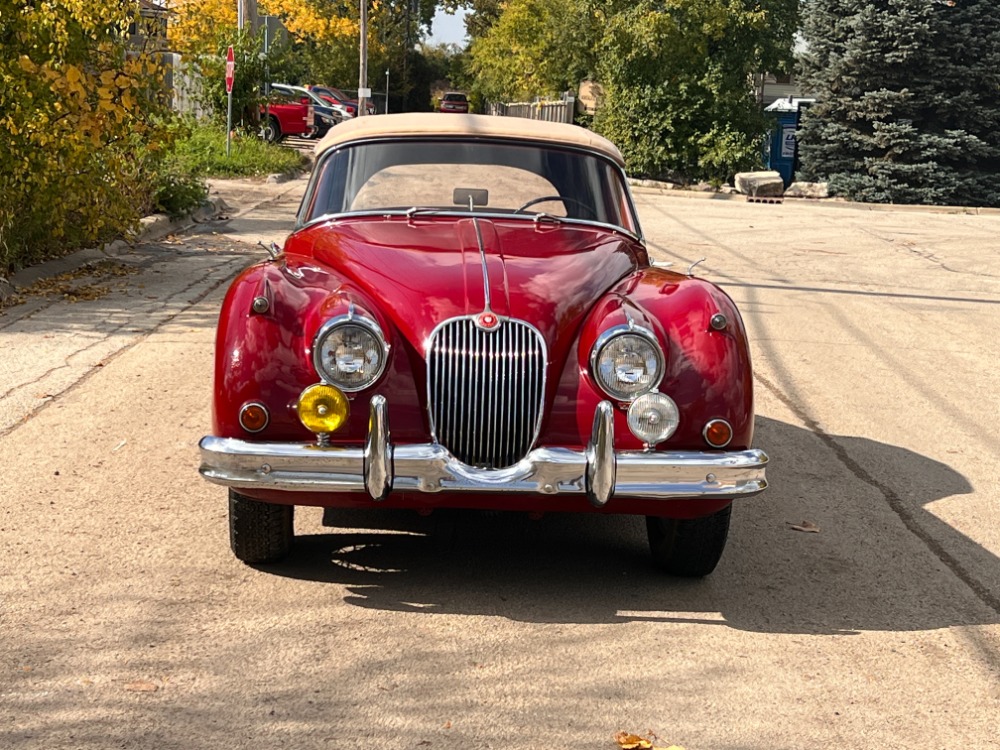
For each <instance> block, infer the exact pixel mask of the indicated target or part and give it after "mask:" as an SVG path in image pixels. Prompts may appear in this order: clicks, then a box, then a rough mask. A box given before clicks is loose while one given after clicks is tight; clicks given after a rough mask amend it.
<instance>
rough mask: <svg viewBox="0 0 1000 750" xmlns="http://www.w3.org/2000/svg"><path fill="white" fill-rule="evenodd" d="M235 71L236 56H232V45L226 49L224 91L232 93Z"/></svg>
mask: <svg viewBox="0 0 1000 750" xmlns="http://www.w3.org/2000/svg"><path fill="white" fill-rule="evenodd" d="M235 73H236V58H235V57H234V56H233V45H231V44H230V45H229V49H228V50H226V93H227V94H231V93H233V76H234V75H235Z"/></svg>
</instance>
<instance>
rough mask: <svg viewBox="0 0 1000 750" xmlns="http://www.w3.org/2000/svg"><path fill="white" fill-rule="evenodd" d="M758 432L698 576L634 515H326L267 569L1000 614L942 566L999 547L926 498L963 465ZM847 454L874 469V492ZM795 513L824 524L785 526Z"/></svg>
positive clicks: (911, 624) (637, 605)
mask: <svg viewBox="0 0 1000 750" xmlns="http://www.w3.org/2000/svg"><path fill="white" fill-rule="evenodd" d="M757 435H758V438H757V442H758V444H759V445H761V446H763V447H765V448H766V449H767V450H768V451H769V453H770V454H771V457H772V463H771V465H770V468H769V479H770V482H771V487H770V488H769V489H768V490H767V491H766V492H765V493H764V494H763V495H760V496H758V497H756V498H753V499H748V500H742V501H738V503H737V507H736V510H735V512H734V517H733V526H732V529H731V531H730V540H729V544H728V547H727V550H726V553H725V554H724V555H723V559H722V562H721V563H720V565H719V568H718V569H717V570H716V572H715V573H713V574H712V575H711V576H709V577H708V578H706V579H703V580H694V581H691V580H681V579H672V578H669V577H665V576H663V575H662V574H660V573H658V572H657V571H656V570H654V569H653V568H652V566H651V564H650V562H649V560H648V554H647V548H646V540H645V530H644V523H643V519H642V518H641V517H629V516H606V515H596V514H551V515H546V516H545V517H544V518H542V519H541V520H540V521H530V520H529V519H528V518H527V517H526V516H525V515H524V514H505V513H488V512H477V511H435V513H433V514H432V515H431V516H428V517H420V516H418V515H417V514H415V513H412V512H408V511H389V510H371V511H369V510H358V511H344V510H328V511H327V512H326V513H325V516H324V521H325V524H326V525H329V526H332V527H334V530H333V531H332V532H331V533H328V534H320V535H312V536H305V537H300V538H298V539H297V540H296V545H297V546H296V551H295V553H294V554H293V556H292V557H291V558H290V559H289V560H288V561H286V562H285V563H282V564H279V565H274V566H268V567H267V570H269V571H270V572H272V573H274V574H277V575H281V576H289V577H293V578H302V579H308V580H317V581H327V582H332V583H338V584H342V585H345V586H346V587H347V590H348V593H347V595H346V597H345V600H346V601H347V602H349V603H351V604H354V605H356V606H359V607H368V608H371V609H376V610H392V611H414V612H418V611H419V612H427V613H448V614H470V615H473V614H474V615H495V616H500V617H506V618H511V619H513V620H518V621H526V622H552V623H560V622H565V623H615V622H629V621H635V620H648V621H656V620H660V621H664V622H705V623H711V624H716V625H728V626H729V627H733V628H737V629H741V630H748V631H758V632H774V633H807V634H824V633H852V632H858V631H863V630H889V631H909V630H929V629H935V628H942V627H947V626H953V625H971V624H994V623H997V622H1000V612H998V611H996V609H995V608H994V607H992V606H990V605H989V604H988V603H987V602H985V601H983V599H982V598H980V597H977V596H975V595H974V594H973V592H972V591H971V590H970V589H969V588H968V587H967V586H966V585H965V584H964V583H962V582H961V581H959V580H956V573H955V572H954V570H953V569H952V568H954V564H955V563H956V561H957V564H959V565H961V564H963V562H964V564H967V565H968V566H971V567H972V568H974V569H990V568H994V569H995V566H996V565H997V562H998V561H997V559H996V557H995V556H994V555H993V554H992V553H991V552H989V551H988V550H986V549H984V548H983V547H981V546H979V545H977V544H976V543H975V542H973V541H972V540H971V539H969V538H968V537H966V536H965V535H963V534H961V533H959V532H957V531H956V530H954V529H953V528H952V527H950V526H948V525H947V524H945V523H943V522H941V521H939V520H938V519H937V518H936V517H935V516H934V515H933V514H932V513H930V512H929V511H928V510H927V508H926V506H927V505H928V504H929V503H932V502H933V501H935V500H939V499H941V498H946V497H951V496H955V495H963V494H968V493H971V492H972V491H973V488H972V487H971V485H970V484H969V482H968V481H967V480H966V479H965V478H964V477H963V476H962V475H960V474H958V473H957V472H955V471H954V470H952V469H951V468H950V467H948V466H946V465H945V464H942V463H940V462H938V461H935V460H932V459H929V458H927V457H925V456H921V455H919V454H917V453H914V452H912V451H910V450H907V449H904V448H899V447H895V446H891V445H887V444H884V443H879V442H876V441H873V440H869V439H866V438H857V437H835V438H833V441H835V443H836V445H837V446H839V449H840V450H839V451H835V450H832V449H831V448H830V446H829V442H828V441H829V439H827V442H824V440H823V439H821V438H820V437H818V436H817V435H815V434H814V433H812V432H809V431H807V430H804V429H802V428H800V427H796V426H793V425H789V424H786V423H783V422H778V421H775V420H772V419H766V418H758V432H757ZM843 452H846V455H848V456H850V457H852V458H853V459H854V460H857V461H859V462H866V463H868V464H870V465H872V466H873V467H877V468H878V472H879V474H878V476H879V482H878V486H873V484H872V483H871V481H870V478H869V477H867V476H866V475H862V476H859V475H858V474H857V472H856V471H852V468H851V466H850V465H849V464H845V463H844V462H843V460H842V456H840V455H838V453H843ZM854 468H855V469H857V467H854ZM885 487H904V488H905V492H901V493H900V496H904V495H905V496H906V497H907V498H908V499H906V500H899V498H898V497H897V498H895V500H896V501H898V502H902V503H904V504H905V506H904V507H902V508H900V507H897V508H896V509H895V510H894V509H893V508H892V507H890V503H889V501H888V500H887V498H886V497H885V496H884V493H883V492H882V491H881V490H880V488H885ZM898 510H902V511H903V513H904V515H906V514H909V515H911V517H912V518H914V519H915V520H916V521H917V522H918V523H919V530H922V531H920V533H921V534H925V535H927V537H928V538H930V539H932V540H933V545H932V546H935V547H937V548H939V549H940V550H944V551H945V553H946V555H948V556H949V557H948V559H945V560H943V559H942V558H941V557H940V556H939V555H938V554H935V552H932V550H931V549H930V547H929V546H928V545H927V544H926V543H925V542H924V541H922V540H921V539H920V538H919V537H918V536H917V535H916V534H914V532H913V530H911V528H908V527H907V525H906V524H904V522H903V521H901V516H900V515H899V514H898V513H897V511H898ZM803 520H808V521H810V522H811V523H814V524H816V525H818V526H819V529H820V531H819V533H802V532H800V531H796V530H794V529H793V528H792V525H793V524H799V523H800V522H801V521H803ZM949 562H950V563H953V565H952V567H949ZM961 572H962V570H959V573H961ZM972 583H973V585H975V584H976V581H975V580H972Z"/></svg>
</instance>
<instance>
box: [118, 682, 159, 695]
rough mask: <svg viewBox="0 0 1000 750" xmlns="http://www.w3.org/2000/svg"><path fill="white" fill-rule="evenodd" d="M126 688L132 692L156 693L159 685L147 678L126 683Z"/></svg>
mask: <svg viewBox="0 0 1000 750" xmlns="http://www.w3.org/2000/svg"><path fill="white" fill-rule="evenodd" d="M125 689H126V690H128V691H129V692H132V693H155V692H156V691H157V690H159V689H160V688H159V686H157V685H154V684H153V683H152V682H148V681H146V680H135V681H133V682H128V683H126V684H125Z"/></svg>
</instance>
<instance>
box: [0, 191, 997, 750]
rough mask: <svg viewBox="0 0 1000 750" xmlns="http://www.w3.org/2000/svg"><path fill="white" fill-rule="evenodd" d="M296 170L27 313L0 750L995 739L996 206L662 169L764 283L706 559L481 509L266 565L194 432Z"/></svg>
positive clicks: (11, 387) (696, 214) (652, 213)
mask: <svg viewBox="0 0 1000 750" xmlns="http://www.w3.org/2000/svg"><path fill="white" fill-rule="evenodd" d="M303 184H304V183H302V182H301V181H299V182H295V183H290V184H288V185H282V186H270V185H269V186H259V185H252V186H243V187H241V186H239V185H228V186H227V187H226V189H225V190H226V192H225V195H226V198H227V200H228V201H229V202H230V204H231V205H232V206H233V207H234V210H233V211H232V213H231V218H230V219H229V220H228V221H219V222H215V223H212V224H206V225H200V226H196V227H193V228H191V229H190V230H188V231H186V232H184V233H181V234H179V235H177V236H176V237H171V238H168V239H166V240H163V241H158V242H152V243H144V244H142V245H140V246H138V247H137V248H136V250H135V252H133V253H130V254H127V255H124V256H122V257H120V258H116V259H114V261H113V262H111V263H109V264H107V265H106V267H104V268H103V269H101V270H99V271H98V272H97V274H96V276H93V277H92V278H86V279H76V280H71V281H67V283H72V284H76V285H78V286H79V285H83V287H82V289H83V291H82V292H81V293H80V294H78V295H77V296H79V297H83V299H82V300H81V301H76V302H71V301H69V300H66V299H64V298H63V297H62V296H59V295H57V296H52V297H38V296H34V297H31V298H29V299H28V301H27V302H26V303H25V304H24V305H21V306H18V307H15V308H10V309H8V310H6V311H4V313H3V314H2V315H0V350H2V351H3V352H4V356H3V357H2V358H0V466H2V467H3V471H2V473H0V748H12V749H16V750H29V749H32V750H33V749H35V748H37V749H39V750H42V749H44V750H56V749H59V750H62V749H67V750H68V749H70V748H72V749H77V748H85V749H87V750H91V749H93V750H98V749H100V750H103V749H105V748H128V749H132V748H151V749H154V750H159V749H168V748H170V749H173V748H177V749H178V750H182V749H183V750H200V749H201V748H205V749H206V750H208V749H211V750H220V749H229V748H234V749H236V748H240V749H242V748H247V749H250V748H253V749H255V750H256V749H258V748H277V747H282V748H295V750H312V749H313V748H359V747H365V748H368V747H371V748H394V749H395V748H429V749H430V750H435V749H442V748H456V749H458V748H461V749H462V750H465V749H467V748H477V749H479V748H496V749H498V750H500V749H503V750H520V749H522V748H523V749H525V750H549V749H552V750H555V749H557V748H558V749H559V750H562V749H563V748H566V749H567V750H568V749H569V748H573V750H590V749H594V750H599V749H606V750H613V748H614V747H615V743H614V742H613V741H612V739H611V738H612V735H613V734H614V733H615V732H617V731H619V730H629V731H633V732H639V733H645V732H647V731H652V732H654V733H655V734H656V735H657V736H658V737H659V741H658V744H660V745H663V746H667V745H670V744H676V745H682V746H683V747H685V748H687V750H735V749H737V748H747V749H749V748H752V749H754V750H757V749H760V750H779V749H787V750H813V749H815V750H820V749H822V750H828V749H829V748H841V747H843V748H848V747H849V748H878V749H879V750H886V749H890V748H900V749H906V750H914V749H915V748H922V749H923V748H927V749H931V748H942V749H949V750H950V749H959V748H961V749H963V750H966V749H967V750H978V749H982V750H987V749H990V750H995V748H996V747H997V746H998V736H1000V719H998V717H1000V679H998V678H1000V656H998V654H1000V566H998V557H1000V523H998V520H997V492H998V491H997V486H998V482H997V477H998V476H1000V438H998V437H997V435H998V431H997V429H996V420H997V416H998V414H1000V374H998V368H997V360H998V356H997V355H998V351H1000V346H998V343H997V331H998V329H1000V240H998V238H1000V216H997V215H964V214H946V213H935V212H928V211H912V210H909V211H903V210H891V211H868V210H864V209H859V208H846V207H829V206H816V205H801V204H791V203H786V204H785V205H753V204H746V203H742V202H739V201H722V200H706V199H694V198H679V197H674V196H668V195H662V194H660V193H657V192H655V191H640V194H639V195H638V196H637V197H638V202H639V207H640V215H641V217H642V220H643V224H644V229H645V230H646V233H647V235H648V237H649V239H650V246H651V248H652V249H653V250H654V252H655V254H657V255H658V256H659V257H661V258H666V259H670V260H674V261H675V262H676V263H677V264H678V265H679V266H682V267H684V268H686V267H687V265H688V264H690V263H691V262H693V261H694V260H697V259H698V258H701V257H703V256H704V257H706V258H707V260H706V261H705V262H704V263H703V264H702V265H701V266H699V273H700V274H701V275H704V276H706V277H708V278H710V279H713V280H716V281H718V282H720V283H722V284H723V285H724V286H725V287H726V288H727V289H728V290H729V291H730V293H731V294H732V295H733V296H734V298H735V299H736V301H737V302H738V303H739V304H740V306H741V309H742V311H743V314H744V317H745V319H746V323H747V325H748V328H749V330H750V333H751V337H752V342H753V354H754V358H755V368H756V385H757V396H758V433H757V443H758V445H760V446H761V447H763V448H764V449H766V450H767V451H768V453H769V454H770V455H771V457H772V464H771V467H770V469H769V478H770V480H771V488H770V489H769V490H768V491H767V492H766V493H764V494H763V495H761V496H758V497H756V498H753V499H750V500H746V501H742V502H740V503H739V505H738V507H737V509H736V512H735V514H734V521H733V528H732V531H731V537H730V543H729V547H728V549H727V551H726V553H725V555H724V556H723V559H722V562H721V564H720V566H719V568H718V570H717V571H716V572H715V574H713V575H712V576H711V577H710V578H708V579H706V580H704V581H700V582H690V581H676V580H671V579H665V578H663V577H661V576H659V575H657V574H656V573H655V572H654V571H653V570H652V569H651V568H650V567H649V565H648V563H647V559H646V554H647V551H646V542H645V533H644V529H643V523H642V520H641V519H636V518H619V517H608V518H592V517H579V516H546V517H545V518H543V519H542V520H541V521H537V522H529V521H527V520H526V519H523V518H520V517H518V518H508V517H506V516H484V515H480V514H474V513H465V514H462V513H453V514H442V515H438V514H435V515H432V516H430V517H429V518H427V519H420V518H417V517H414V516H411V515H409V514H405V513H375V512H373V513H363V514H357V515H349V516H344V515H337V516H334V517H331V518H328V519H327V522H328V523H330V524H333V525H330V526H325V525H323V523H322V521H323V519H322V514H321V513H320V512H319V511H316V510H311V509H310V510H306V511H303V512H300V513H299V514H298V515H297V519H296V523H297V531H298V533H299V534H300V535H302V538H301V539H300V540H299V542H300V544H299V547H298V551H297V552H296V554H295V555H294V557H293V558H292V559H291V560H290V561H289V562H287V563H284V564H281V565H277V566H271V567H268V568H266V569H263V568H262V569H254V568H250V567H247V566H244V565H242V564H240V563H238V562H237V561H236V560H235V559H234V558H233V557H232V555H231V554H230V552H229V549H228V539H227V526H226V503H225V493H224V491H222V490H221V489H220V488H217V487H214V486H211V485H209V484H207V483H205V482H204V481H203V480H201V479H200V478H199V476H198V474H197V471H196V469H197V464H198V455H197V449H196V443H197V440H198V439H199V438H200V437H201V435H203V434H204V433H205V432H206V431H207V429H208V424H209V396H210V388H211V361H212V348H213V336H214V325H215V318H216V315H217V311H218V307H219V303H220V300H221V296H222V293H223V291H224V288H225V285H226V281H227V279H229V278H230V277H231V276H232V275H233V274H234V273H235V272H236V271H237V270H238V269H239V268H241V267H243V266H244V265H245V264H246V263H248V262H250V261H251V260H252V259H255V258H257V257H260V254H261V252H262V251H261V250H260V249H259V248H256V247H255V246H254V244H255V243H256V241H257V240H258V239H263V240H265V241H268V240H271V239H275V240H278V241H279V242H280V241H281V240H282V239H283V236H284V235H285V233H287V231H288V229H289V227H290V224H291V219H292V215H293V213H294V210H295V208H296V205H297V200H298V196H299V194H300V192H301V188H302V187H303ZM105 288H106V289H107V290H108V292H107V293H106V294H104V296H101V294H103V292H102V291H101V290H102V289H105ZM95 290H97V291H95ZM88 291H89V293H84V292H88ZM805 521H808V522H809V523H810V524H813V525H815V526H816V527H818V533H808V532H802V531H797V530H795V529H794V528H793V525H798V526H801V525H802V522H805Z"/></svg>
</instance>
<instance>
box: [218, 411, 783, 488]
mask: <svg viewBox="0 0 1000 750" xmlns="http://www.w3.org/2000/svg"><path fill="white" fill-rule="evenodd" d="M370 410H371V419H370V422H369V424H370V427H369V434H368V439H367V441H366V443H365V446H364V448H363V449H362V448H354V447H343V446H327V447H323V446H319V445H316V444H313V443H310V444H305V443H254V442H249V441H246V440H237V439H235V438H220V437H214V436H211V435H209V436H208V437H205V438H202V440H201V443H200V448H201V458H202V464H201V469H200V471H201V474H202V476H204V477H205V478H206V479H207V480H209V481H210V482H214V483H216V484H221V485H225V486H227V487H234V488H236V489H240V488H261V489H274V490H285V491H290V492H316V491H319V492H367V493H368V495H369V496H370V497H371V498H372V499H373V500H376V501H378V500H384V499H385V498H386V497H387V496H388V495H389V493H390V492H391V491H392V490H398V491H402V492H505V493H541V494H546V495H555V494H576V495H579V494H584V495H586V496H587V499H588V500H589V501H590V503H591V504H592V505H594V506H596V507H603V506H604V505H605V504H607V502H608V501H609V500H610V499H611V498H612V496H614V495H616V494H617V495H621V496H622V497H636V498H646V499H652V500H671V499H679V498H695V497H705V498H715V499H727V498H737V497H745V496H749V495H755V494H757V493H758V492H761V491H762V490H764V488H765V487H767V480H766V479H765V477H764V473H765V467H766V466H767V455H765V453H764V452H763V451H760V450H755V449H754V450H746V451H735V452H731V453H708V452H697V451H683V452H680V451H678V452H658V451H622V452H617V453H616V452H615V450H614V430H613V422H612V417H613V407H612V406H611V404H610V403H609V402H607V401H604V402H602V403H601V404H600V405H599V406H598V409H597V412H596V414H595V415H594V429H593V432H592V435H591V439H590V443H589V444H588V446H587V448H586V450H583V451H575V450H570V449H568V448H536V449H535V450H533V451H531V452H530V453H529V454H528V455H527V456H526V457H525V458H524V459H523V460H521V461H520V462H519V463H517V464H515V465H514V466H511V467H508V468H506V469H492V470H491V469H477V468H475V467H473V466H468V465H466V464H464V463H462V462H461V461H459V460H457V459H456V458H455V457H454V456H452V455H451V454H450V453H449V452H448V451H447V450H446V449H445V448H443V447H442V446H440V445H438V444H437V443H424V444H418V445H392V443H391V442H390V441H389V422H388V406H387V403H386V400H385V399H384V398H383V397H381V396H376V397H374V398H373V399H372V402H371V408H370Z"/></svg>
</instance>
